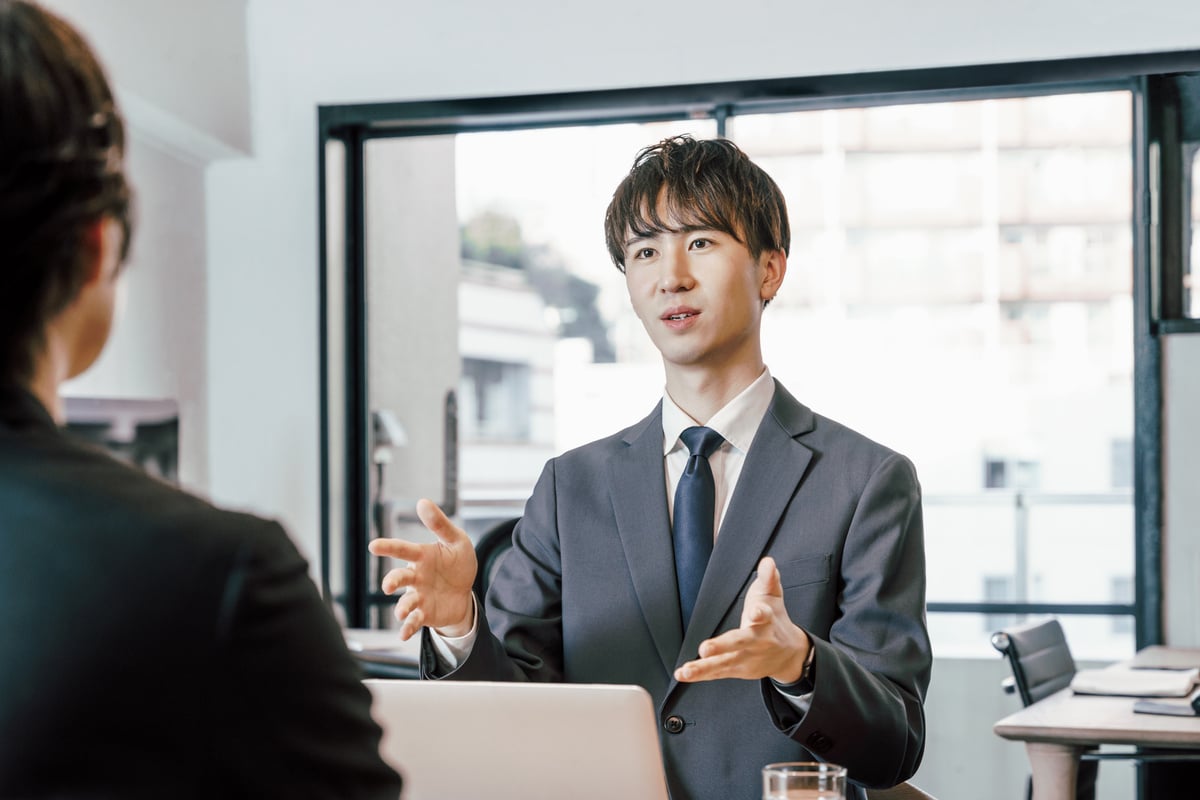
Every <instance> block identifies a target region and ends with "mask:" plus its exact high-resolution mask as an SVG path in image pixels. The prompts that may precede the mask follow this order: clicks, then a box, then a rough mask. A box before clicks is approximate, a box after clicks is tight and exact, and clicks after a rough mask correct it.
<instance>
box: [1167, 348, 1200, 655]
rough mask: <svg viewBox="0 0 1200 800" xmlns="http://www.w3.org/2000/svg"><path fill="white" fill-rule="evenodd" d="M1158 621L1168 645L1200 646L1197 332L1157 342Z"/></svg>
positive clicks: (1199, 368)
mask: <svg viewBox="0 0 1200 800" xmlns="http://www.w3.org/2000/svg"><path fill="white" fill-rule="evenodd" d="M1163 375H1164V381H1163V383H1164V386H1163V395H1164V406H1165V408H1164V412H1163V472H1164V476H1163V480H1164V481H1165V485H1166V487H1167V491H1166V499H1165V500H1164V502H1163V572H1164V580H1165V583H1166V601H1165V604H1166V609H1165V612H1166V614H1165V616H1166V619H1165V620H1164V623H1165V627H1166V636H1167V641H1168V642H1170V643H1171V644H1177V645H1180V646H1188V647H1200V334H1189V335H1179V336H1168V337H1166V339H1165V341H1164V345H1163Z"/></svg>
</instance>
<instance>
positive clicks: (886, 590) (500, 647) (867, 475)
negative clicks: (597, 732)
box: [423, 383, 931, 800]
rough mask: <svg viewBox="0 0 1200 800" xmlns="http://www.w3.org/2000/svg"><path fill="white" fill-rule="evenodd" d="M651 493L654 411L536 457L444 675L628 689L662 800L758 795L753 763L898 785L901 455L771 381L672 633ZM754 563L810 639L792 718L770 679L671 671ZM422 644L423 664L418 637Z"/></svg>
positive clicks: (917, 661)
mask: <svg viewBox="0 0 1200 800" xmlns="http://www.w3.org/2000/svg"><path fill="white" fill-rule="evenodd" d="M665 485H666V479H665V477H664V473H663V451H662V418H661V406H660V407H659V408H656V409H655V410H654V412H652V413H651V414H650V415H649V416H648V417H646V418H645V419H644V420H642V421H641V422H639V423H638V424H636V425H634V426H632V427H630V428H628V429H626V430H624V431H622V432H620V433H618V434H616V435H615V436H611V437H608V438H606V439H601V440H600V441H597V442H593V443H591V444H588V445H586V446H584V447H581V448H578V449H576V450H572V451H570V452H568V453H565V454H564V455H562V456H560V457H558V458H556V459H553V460H551V461H550V462H549V463H548V464H547V465H546V468H545V470H544V471H543V473H542V476H541V478H540V479H539V481H538V484H537V487H536V488H535V489H534V493H533V496H532V497H531V498H530V500H529V502H528V504H527V506H526V509H525V516H524V517H523V519H522V521H521V523H520V524H519V525H518V526H517V529H516V532H515V534H514V547H513V550H512V552H511V553H510V554H509V555H508V556H507V557H506V558H505V559H504V561H503V562H502V564H501V566H500V569H499V572H498V574H497V576H496V578H495V579H494V581H493V583H492V588H491V589H490V590H489V592H488V597H487V599H486V603H485V604H484V616H485V618H486V619H485V622H486V625H481V628H480V631H481V633H480V637H479V639H478V640H477V641H476V644H475V647H474V649H473V650H472V652H471V654H470V656H469V657H468V658H467V660H466V661H465V662H464V663H463V664H462V665H461V666H460V667H459V668H458V669H457V670H455V671H454V672H453V673H452V674H451V675H449V676H447V677H451V678H454V679H459V680H540V681H569V682H578V683H632V684H639V685H641V686H643V687H645V688H646V689H647V690H648V691H649V692H650V694H651V696H652V697H653V698H654V702H655V703H656V705H657V707H658V715H659V722H660V724H661V726H662V732H661V735H660V738H661V743H662V750H663V758H664V762H665V764H666V769H667V777H668V783H669V784H670V788H671V795H672V797H673V798H675V800H709V799H711V800H733V799H734V798H745V800H757V798H759V797H760V796H761V788H760V785H761V784H760V779H759V770H760V769H761V767H762V766H763V765H764V764H767V763H768V762H774V761H800V760H812V759H814V758H816V759H820V760H824V761H830V762H834V763H837V764H841V765H843V766H845V767H847V768H848V769H849V775H850V777H851V779H852V780H854V781H856V782H858V783H860V784H862V785H866V786H891V785H893V784H896V783H900V782H902V781H904V780H906V779H907V778H908V777H910V776H911V775H912V774H913V772H915V771H916V769H917V766H918V765H919V764H920V761H921V755H922V752H923V750H924V741H925V719H924V712H923V709H922V703H923V701H924V696H925V690H926V688H927V687H928V684H929V673H930V660H931V653H930V646H929V638H928V634H927V631H926V627H925V605H924V604H925V555H924V543H923V534H922V524H921V501H920V488H919V486H918V483H917V478H916V474H915V472H914V470H913V467H912V465H911V463H910V462H909V461H908V460H907V459H906V458H904V457H903V456H901V455H899V454H897V453H895V452H893V451H891V450H888V449H887V448H885V447H882V446H881V445H879V444H876V443H874V442H872V441H870V440H869V439H867V438H865V437H863V436H862V435H860V434H858V433H855V432H854V431H852V430H850V429H848V428H846V427H844V426H842V425H839V424H838V423H836V422H833V421H831V420H829V419H826V418H825V417H822V416H820V415H817V414H814V413H813V412H812V411H810V410H809V409H808V408H806V407H805V406H803V405H801V404H800V403H799V402H797V401H796V400H795V399H794V398H793V397H792V396H791V395H790V394H788V392H787V391H786V390H785V389H784V388H783V387H782V386H781V385H779V384H778V383H777V384H776V389H775V397H774V399H773V401H772V404H771V407H770V409H769V410H768V412H767V414H766V415H765V416H764V417H763V421H762V423H761V424H760V426H759V429H758V432H757V434H756V435H755V438H754V443H753V444H752V445H751V448H750V452H749V454H748V457H747V459H746V463H745V465H744V466H743V469H742V473H741V477H740V478H739V480H738V484H737V486H736V488H735V490H734V494H733V496H732V497H731V498H730V501H729V507H728V510H727V511H726V514H725V518H724V522H723V523H722V526H721V530H720V532H719V535H718V536H717V540H716V545H715V547H714V549H713V554H712V559H711V561H710V562H709V565H708V570H707V572H706V574H705V576H704V582H703V584H702V585H701V587H700V593H699V596H698V598H697V602H696V608H695V611H694V613H693V617H692V621H691V624H690V625H689V627H688V629H687V630H686V631H684V630H682V628H681V623H680V612H679V600H678V596H677V594H676V584H675V574H674V558H673V555H672V553H673V551H672V544H671V526H670V522H669V519H668V513H667V502H666V492H665V488H664V487H665ZM764 555H770V556H773V557H774V558H775V561H776V563H777V564H778V565H779V571H780V575H781V577H782V583H783V587H784V602H785V604H786V606H787V609H788V613H789V615H790V616H791V618H792V620H793V621H794V622H795V623H796V624H797V625H799V626H801V627H802V628H804V629H805V630H806V631H807V632H808V633H809V635H810V636H811V637H812V639H813V643H814V647H815V648H816V661H815V676H814V682H813V684H812V685H811V686H807V687H804V688H805V689H811V690H812V693H813V694H812V702H811V706H810V707H809V710H808V712H807V713H806V714H803V715H801V714H799V713H798V712H797V711H796V710H795V708H794V707H793V706H792V705H790V704H789V703H788V702H787V701H786V700H784V699H783V698H782V697H780V696H779V694H778V692H777V691H776V689H775V688H774V686H773V685H772V684H771V682H770V681H768V680H764V681H758V682H756V681H742V680H721V681H714V682H707V683H697V684H681V683H678V682H676V681H675V680H674V679H673V677H672V672H673V670H674V668H675V667H676V666H678V665H680V664H682V663H683V662H685V661H688V660H690V659H693V658H695V657H696V655H697V648H698V647H699V645H700V643H701V642H702V641H703V640H704V639H706V638H709V637H711V636H713V635H715V634H718V633H721V632H723V631H725V630H728V629H730V628H733V627H736V626H737V625H738V623H739V621H740V616H741V608H742V603H743V600H744V597H745V592H746V589H747V587H748V586H749V584H750V582H751V581H752V580H753V578H754V572H755V567H756V565H757V562H758V560H759V559H760V558H761V557H762V556H764ZM424 650H425V652H424V658H423V661H424V668H425V673H426V675H431V674H432V671H433V670H432V667H433V661H432V659H433V656H432V650H431V647H430V646H429V644H428V642H426V643H425V648H424ZM580 724H582V725H586V724H587V721H586V720H580ZM856 794H860V791H859V789H858V787H853V788H852V790H851V792H850V796H851V797H854V796H855V795H856Z"/></svg>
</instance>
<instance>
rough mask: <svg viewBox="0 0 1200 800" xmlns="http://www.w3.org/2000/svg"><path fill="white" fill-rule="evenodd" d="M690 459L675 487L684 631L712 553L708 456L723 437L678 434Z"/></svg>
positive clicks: (693, 431)
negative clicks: (685, 446) (689, 454)
mask: <svg viewBox="0 0 1200 800" xmlns="http://www.w3.org/2000/svg"><path fill="white" fill-rule="evenodd" d="M679 438H680V439H682V440H683V443H684V444H685V445H687V449H688V452H690V453H691V457H690V458H688V462H687V467H686V468H684V470H683V474H682V475H680V476H679V485H678V486H676V487H675V520H674V524H673V525H672V527H673V529H674V537H675V578H676V580H677V581H678V582H679V610H680V611H681V612H682V615H683V629H684V630H685V631H686V630H687V626H688V623H689V622H690V621H691V619H692V610H693V609H694V608H695V607H696V595H697V594H698V593H699V592H700V582H701V581H702V580H703V579H704V570H705V569H706V568H707V567H708V557H709V556H711V555H712V549H713V516H714V514H715V512H716V505H717V500H716V489H715V488H714V486H713V474H712V467H710V466H709V465H708V457H709V455H710V454H711V453H712V452H713V451H714V450H716V449H717V448H718V447H720V446H721V442H723V441H725V439H724V437H722V436H721V434H719V433H717V432H716V431H714V430H712V429H711V428H700V427H693V428H688V429H686V430H685V431H684V432H683V433H681V434H679Z"/></svg>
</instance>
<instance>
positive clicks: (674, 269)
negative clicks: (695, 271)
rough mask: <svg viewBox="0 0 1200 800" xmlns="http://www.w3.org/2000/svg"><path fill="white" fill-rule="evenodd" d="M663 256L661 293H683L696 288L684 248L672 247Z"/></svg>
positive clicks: (660, 278) (660, 282)
mask: <svg viewBox="0 0 1200 800" xmlns="http://www.w3.org/2000/svg"><path fill="white" fill-rule="evenodd" d="M663 256H664V257H663V259H662V274H661V275H660V276H659V289H660V290H661V291H664V292H683V291H687V290H688V289H691V288H692V287H693V286H695V284H696V280H695V278H694V277H693V275H692V268H691V263H690V262H689V261H688V257H687V250H685V249H684V248H682V247H672V248H670V249H669V250H668V251H667V252H665V253H664V254H663Z"/></svg>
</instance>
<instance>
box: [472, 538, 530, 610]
mask: <svg viewBox="0 0 1200 800" xmlns="http://www.w3.org/2000/svg"><path fill="white" fill-rule="evenodd" d="M520 521H521V518H520V517H515V518H513V519H506V520H504V521H503V522H499V523H497V524H496V525H494V526H492V527H491V528H489V529H488V530H487V532H486V533H484V534H483V536H481V537H479V541H478V542H476V543H475V560H476V562H477V563H478V565H479V567H478V569H477V570H476V572H475V585H474V587H473V588H474V589H475V596H476V597H478V598H479V602H481V603H482V602H483V599H484V598H485V597H486V596H487V590H488V586H490V585H491V583H492V578H493V577H494V576H495V574H496V570H497V569H499V567H500V560H501V559H502V558H503V557H504V556H505V555H506V554H507V553H508V551H509V550H511V549H512V535H513V529H514V528H516V527H517V523H518V522H520Z"/></svg>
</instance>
